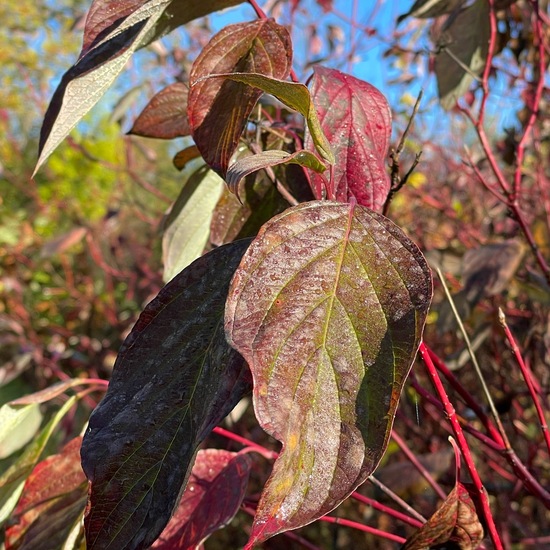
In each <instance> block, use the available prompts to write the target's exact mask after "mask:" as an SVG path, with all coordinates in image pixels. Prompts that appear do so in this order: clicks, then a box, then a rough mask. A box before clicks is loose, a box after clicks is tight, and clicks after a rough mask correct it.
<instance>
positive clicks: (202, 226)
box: [162, 166, 224, 281]
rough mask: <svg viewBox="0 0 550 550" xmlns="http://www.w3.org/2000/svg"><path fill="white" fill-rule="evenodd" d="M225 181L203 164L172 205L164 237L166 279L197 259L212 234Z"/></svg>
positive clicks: (163, 256) (163, 254)
mask: <svg viewBox="0 0 550 550" xmlns="http://www.w3.org/2000/svg"><path fill="white" fill-rule="evenodd" d="M223 186H224V183H223V180H222V179H221V178H220V176H218V174H216V173H215V172H214V171H213V170H210V169H209V168H208V167H206V166H202V167H201V168H199V169H198V170H197V171H196V172H194V173H193V174H191V176H190V177H189V179H188V180H187V182H186V183H185V186H184V187H183V189H182V191H181V193H180V196H179V197H178V199H177V200H176V202H175V204H174V206H173V207H172V212H170V214H169V216H168V219H167V223H166V225H167V227H166V229H165V231H164V235H163V236H162V259H163V263H164V274H163V278H164V280H165V281H169V280H170V279H172V278H173V277H174V276H175V275H177V274H178V273H179V272H180V271H181V270H182V269H184V268H185V267H187V266H188V265H189V264H190V263H191V262H192V261H193V260H196V259H197V258H198V257H199V256H200V255H201V254H202V253H203V251H204V248H205V246H206V244H207V242H208V237H209V236H210V221H211V219H212V212H213V211H214V208H215V207H216V204H217V203H218V200H219V198H220V195H221V193H222V189H223Z"/></svg>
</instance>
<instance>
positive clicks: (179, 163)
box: [172, 145, 201, 171]
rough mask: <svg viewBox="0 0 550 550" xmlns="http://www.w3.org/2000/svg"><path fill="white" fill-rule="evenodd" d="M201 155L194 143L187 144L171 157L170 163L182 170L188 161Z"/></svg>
mask: <svg viewBox="0 0 550 550" xmlns="http://www.w3.org/2000/svg"><path fill="white" fill-rule="evenodd" d="M200 156H201V154H200V151H199V150H198V149H197V146H196V145H189V147H186V148H185V149H182V150H181V151H178V152H177V153H176V154H175V155H174V158H173V159H172V164H173V165H174V167H175V168H176V169H177V170H180V171H181V170H183V169H184V168H185V166H186V165H187V163H188V162H190V161H192V160H194V159H196V158H199V157H200Z"/></svg>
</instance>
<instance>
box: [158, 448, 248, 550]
mask: <svg viewBox="0 0 550 550" xmlns="http://www.w3.org/2000/svg"><path fill="white" fill-rule="evenodd" d="M250 467H251V460H250V457H249V456H248V455H244V454H241V455H239V454H236V453H231V452H229V451H222V450H220V449H205V450H203V451H199V452H198V453H197V458H196V460H195V465H194V466H193V470H192V471H191V476H190V477H189V482H188V483H187V488H186V489H185V492H184V493H183V496H182V497H181V501H180V503H179V506H178V509H177V510H176V513H175V514H174V516H173V517H172V519H171V520H170V523H169V524H168V525H167V526H166V529H165V530H164V531H163V532H162V534H161V536H160V537H159V538H158V540H157V541H156V542H155V543H154V544H153V546H152V548H155V549H156V550H194V549H195V548H196V547H197V546H198V545H199V544H200V543H201V542H203V541H204V540H205V539H206V538H207V537H209V536H210V535H211V534H212V533H213V532H214V531H216V530H217V529H219V528H220V527H223V526H224V525H227V523H229V522H230V521H231V519H232V518H233V516H234V515H235V514H236V513H237V511H238V510H239V507H240V505H241V502H242V500H243V498H244V494H245V491H246V486H247V484H248V476H249V474H250Z"/></svg>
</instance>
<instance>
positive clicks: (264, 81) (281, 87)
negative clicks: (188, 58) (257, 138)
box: [210, 72, 335, 164]
mask: <svg viewBox="0 0 550 550" xmlns="http://www.w3.org/2000/svg"><path fill="white" fill-rule="evenodd" d="M210 78H212V79H217V78H223V79H230V80H234V81H236V82H244V83H245V84H248V85H249V86H254V87H256V88H258V89H260V90H262V91H263V92H265V93H267V94H270V95H272V96H274V97H276V98H277V99H278V100H279V101H281V102H282V103H284V104H285V105H286V106H287V107H290V108H291V109H294V110H295V111H298V112H299V113H300V114H301V115H302V116H304V117H305V119H306V122H307V126H308V128H309V132H310V134H311V139H312V140H313V143H314V144H315V147H316V148H317V151H319V154H320V155H321V156H322V157H323V158H324V159H325V160H326V161H327V162H328V163H329V164H334V162H335V159H334V154H333V151H332V149H331V147H330V143H329V142H328V141H327V138H326V137H325V134H324V133H323V129H322V128H321V125H320V124H319V120H318V118H317V112H316V110H315V107H314V105H313V102H312V100H311V97H310V94H309V90H308V89H307V88H306V86H304V85H303V84H300V83H296V82H287V81H286V80H280V79H277V78H270V77H268V76H265V75H262V74H255V73H242V72H238V73H233V74H213V75H210Z"/></svg>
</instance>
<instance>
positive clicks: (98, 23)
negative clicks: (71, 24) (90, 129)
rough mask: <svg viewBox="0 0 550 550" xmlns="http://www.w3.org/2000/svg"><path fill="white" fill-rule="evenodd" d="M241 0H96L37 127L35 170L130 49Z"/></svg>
mask: <svg viewBox="0 0 550 550" xmlns="http://www.w3.org/2000/svg"><path fill="white" fill-rule="evenodd" d="M241 2H242V0H201V1H200V2H196V1H195V0H177V1H175V0H148V1H146V0H95V1H94V3H93V4H92V7H91V9H90V13H89V15H88V19H87V21H86V27H85V31H84V44H83V48H82V52H81V54H80V57H79V59H78V61H77V62H76V63H75V65H73V67H71V69H69V70H68V71H67V72H66V73H65V75H64V76H63V78H62V79H61V83H60V84H59V86H58V87H57V90H56V91H55V93H54V95H53V97H52V100H51V102H50V105H49V107H48V110H47V111H46V115H45V117H44V122H43V125H42V130H41V132H40V145H39V157H38V161H37V163H36V167H35V173H36V171H37V170H38V169H39V168H40V167H41V166H42V164H44V162H45V161H46V159H47V158H48V157H49V156H50V155H51V154H52V152H53V151H54V150H55V149H56V147H57V146H58V145H59V144H60V143H61V142H62V141H63V140H64V139H65V137H67V135H68V134H69V132H70V131H71V130H72V129H73V128H74V127H75V126H76V124H77V123H78V122H79V121H80V120H81V119H82V117H83V116H84V115H85V114H86V113H88V111H89V110H90V109H91V108H92V107H93V106H94V105H95V104H96V103H97V102H98V101H99V100H100V99H101V97H102V96H103V94H104V93H105V92H106V91H107V89H108V88H109V87H110V86H111V84H112V83H113V82H114V80H115V79H116V77H117V76H118V74H119V73H120V72H121V71H122V70H123V69H124V66H125V65H126V62H127V61H128V60H129V59H130V57H131V56H132V54H133V53H134V51H136V50H137V49H139V48H141V47H143V46H145V45H147V44H148V43H150V42H151V41H153V40H155V39H157V38H159V37H161V36H163V35H164V34H166V33H168V32H170V31H171V30H173V29H175V28H177V27H179V26H181V25H183V24H185V23H187V22H188V21H191V20H193V19H196V18H197V17H202V16H204V15H207V14H209V13H212V12H214V11H217V10H221V9H224V8H227V7H230V6H235V5H237V4H240V3H241Z"/></svg>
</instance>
